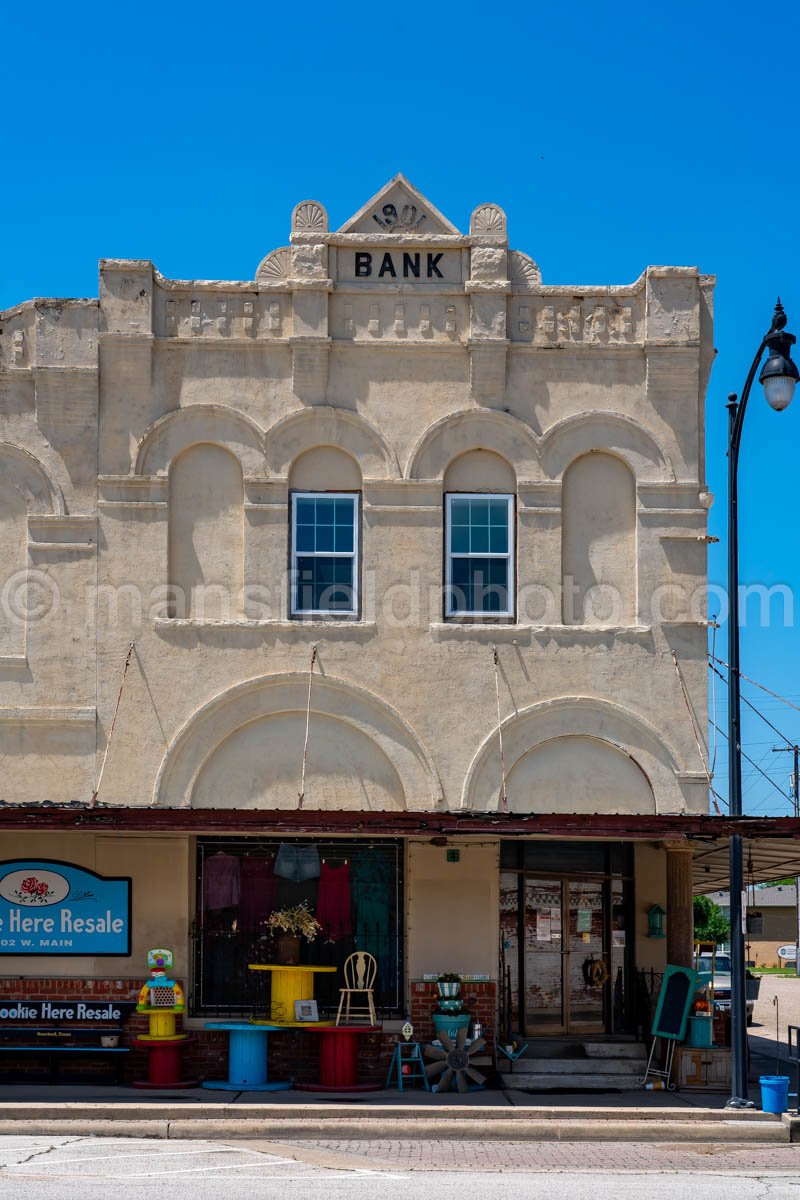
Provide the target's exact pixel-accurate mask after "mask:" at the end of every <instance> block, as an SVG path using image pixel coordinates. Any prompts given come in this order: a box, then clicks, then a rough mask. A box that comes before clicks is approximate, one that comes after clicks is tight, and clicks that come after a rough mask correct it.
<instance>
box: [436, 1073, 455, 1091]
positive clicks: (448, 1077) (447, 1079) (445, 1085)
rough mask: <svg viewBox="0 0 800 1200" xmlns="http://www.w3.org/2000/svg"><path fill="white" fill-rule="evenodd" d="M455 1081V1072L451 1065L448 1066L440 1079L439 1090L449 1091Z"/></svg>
mask: <svg viewBox="0 0 800 1200" xmlns="http://www.w3.org/2000/svg"><path fill="white" fill-rule="evenodd" d="M452 1082H453V1072H452V1069H451V1068H450V1067H448V1068H447V1070H446V1071H445V1073H444V1075H443V1076H442V1078H441V1079H440V1080H439V1091H440V1092H449V1091H450V1084H451V1083H452Z"/></svg>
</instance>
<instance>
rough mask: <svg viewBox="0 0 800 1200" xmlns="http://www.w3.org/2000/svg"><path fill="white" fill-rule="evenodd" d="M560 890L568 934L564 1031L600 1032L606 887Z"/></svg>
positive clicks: (586, 884)
mask: <svg viewBox="0 0 800 1200" xmlns="http://www.w3.org/2000/svg"><path fill="white" fill-rule="evenodd" d="M563 887H564V900H565V903H566V907H567V915H566V927H567V930H568V934H567V950H566V954H565V959H566V961H565V963H564V966H565V976H566V983H565V990H566V992H567V1029H568V1030H569V1031H570V1032H575V1033H577V1032H579V1031H581V1030H584V1029H585V1030H602V1029H604V1028H605V991H606V989H605V981H604V979H603V975H605V976H606V977H607V973H608V964H607V961H606V956H605V937H604V933H605V909H604V904H603V894H604V891H605V885H604V884H603V883H598V882H588V881H582V882H580V883H576V882H574V881H572V880H570V881H569V882H565V883H564V884H563ZM595 964H598V965H595ZM601 968H602V969H601Z"/></svg>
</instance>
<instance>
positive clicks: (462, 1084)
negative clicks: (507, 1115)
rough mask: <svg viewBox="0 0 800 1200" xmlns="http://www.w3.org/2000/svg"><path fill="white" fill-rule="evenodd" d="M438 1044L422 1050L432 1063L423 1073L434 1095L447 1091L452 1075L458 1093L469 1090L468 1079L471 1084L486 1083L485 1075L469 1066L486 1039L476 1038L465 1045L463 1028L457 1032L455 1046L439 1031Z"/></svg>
mask: <svg viewBox="0 0 800 1200" xmlns="http://www.w3.org/2000/svg"><path fill="white" fill-rule="evenodd" d="M439 1041H440V1042H441V1043H442V1044H441V1046H426V1047H425V1056H426V1058H432V1059H433V1060H434V1061H433V1062H430V1063H428V1064H427V1065H426V1067H425V1074H426V1075H427V1076H428V1079H429V1080H431V1082H432V1084H433V1086H432V1090H433V1091H434V1092H447V1091H449V1090H450V1085H451V1083H452V1082H453V1076H455V1080H456V1084H457V1085H458V1090H459V1091H460V1092H466V1091H468V1090H469V1082H468V1081H469V1080H470V1079H471V1080H472V1082H473V1083H485V1082H486V1076H485V1075H482V1074H481V1072H480V1071H478V1070H476V1069H475V1067H473V1066H472V1065H471V1063H470V1059H471V1058H472V1056H473V1054H477V1053H478V1052H479V1051H481V1050H482V1049H483V1047H484V1046H485V1045H486V1038H476V1039H475V1040H474V1041H473V1042H471V1043H470V1044H469V1046H467V1045H466V1044H465V1043H466V1041H467V1031H466V1029H459V1031H458V1036H457V1038H456V1040H455V1043H454V1042H453V1039H452V1038H451V1037H450V1035H449V1034H447V1033H446V1032H445V1031H444V1030H442V1031H441V1032H440V1033H439ZM434 1079H438V1083H433V1080H434Z"/></svg>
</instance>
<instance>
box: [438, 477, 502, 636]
mask: <svg viewBox="0 0 800 1200" xmlns="http://www.w3.org/2000/svg"><path fill="white" fill-rule="evenodd" d="M445 538H446V552H445V609H444V611H445V615H446V616H448V617H511V616H513V615H514V497H513V496H494V495H486V494H485V493H484V494H474V495H473V494H465V493H458V492H453V493H450V494H449V495H448V496H447V497H446V518H445Z"/></svg>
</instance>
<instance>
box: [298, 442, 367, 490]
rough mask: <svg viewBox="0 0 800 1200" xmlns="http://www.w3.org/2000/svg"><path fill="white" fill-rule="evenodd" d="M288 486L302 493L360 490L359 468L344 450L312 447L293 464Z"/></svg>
mask: <svg viewBox="0 0 800 1200" xmlns="http://www.w3.org/2000/svg"><path fill="white" fill-rule="evenodd" d="M289 487H290V488H293V489H297V490H298V491H301V492H357V491H360V489H361V470H360V468H359V465H358V463H357V462H356V460H355V459H354V458H352V457H351V456H350V455H349V454H346V453H345V452H344V450H339V449H338V448H337V447H336V446H315V447H314V448H313V449H312V450H306V451H305V452H304V453H303V454H301V455H300V456H299V457H298V458H296V459H295V460H294V462H293V463H292V467H291V470H290V472H289Z"/></svg>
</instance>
